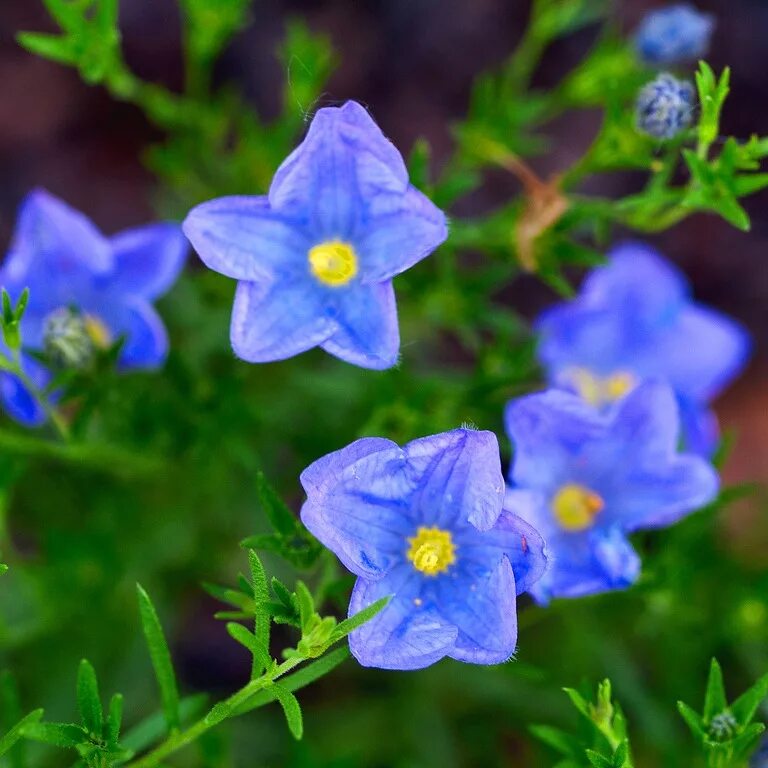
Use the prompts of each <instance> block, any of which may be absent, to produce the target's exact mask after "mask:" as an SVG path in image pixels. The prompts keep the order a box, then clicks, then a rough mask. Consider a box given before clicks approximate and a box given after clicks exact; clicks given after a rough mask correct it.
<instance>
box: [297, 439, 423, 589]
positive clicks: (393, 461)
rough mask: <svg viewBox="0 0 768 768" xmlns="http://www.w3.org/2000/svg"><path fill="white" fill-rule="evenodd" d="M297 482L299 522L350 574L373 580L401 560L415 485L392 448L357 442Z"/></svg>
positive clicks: (385, 443) (309, 469) (380, 443)
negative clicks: (304, 498)
mask: <svg viewBox="0 0 768 768" xmlns="http://www.w3.org/2000/svg"><path fill="white" fill-rule="evenodd" d="M301 483H302V485H303V487H304V490H305V491H306V492H307V501H306V502H305V503H304V506H303V507H302V509H301V519H302V522H303V523H304V525H306V526H307V528H308V529H309V530H310V531H311V532H312V534H313V535H314V536H316V537H317V538H318V539H319V540H320V541H321V542H322V543H323V544H324V545H325V546H326V547H328V548H329V549H331V550H332V551H333V552H335V553H336V555H337V556H338V557H339V559H340V560H341V561H342V562H343V563H344V565H345V566H346V567H347V568H348V569H349V570H350V571H352V572H353V573H355V574H357V575H358V576H364V577H366V578H368V579H377V578H381V577H382V576H383V575H384V574H385V573H386V572H387V571H388V570H389V569H390V568H391V567H392V566H393V565H395V564H396V563H398V562H400V561H402V560H404V557H405V552H406V550H407V548H408V537H409V536H410V535H411V534H412V533H413V527H414V526H413V523H412V521H411V519H410V510H409V506H408V504H407V498H408V496H409V495H410V493H411V491H412V487H413V486H412V483H411V481H410V479H409V478H408V476H407V474H406V472H405V458H404V456H403V451H402V449H401V448H400V447H399V446H397V445H396V444H395V443H393V442H391V441H389V440H384V439H381V438H364V439H362V440H357V441H356V442H354V443H352V444H351V445H348V446H347V447H346V448H342V449H341V450H340V451H335V452H334V453H331V454H328V455H327V456H324V457H323V458H322V459H319V460H318V461H316V462H315V463H314V464H312V465H311V466H309V467H307V469H305V470H304V472H302V474H301Z"/></svg>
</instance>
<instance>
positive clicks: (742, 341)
mask: <svg viewBox="0 0 768 768" xmlns="http://www.w3.org/2000/svg"><path fill="white" fill-rule="evenodd" d="M537 330H538V332H539V335H540V338H541V341H540V344H539V348H538V354H539V359H540V360H541V362H542V363H543V365H544V367H545V369H546V371H547V376H548V379H549V382H550V384H551V385H553V386H557V387H563V388H566V389H570V390H572V391H575V392H578V393H579V394H581V395H582V396H583V397H584V398H585V399H586V400H587V401H588V402H590V403H592V404H593V405H598V406H610V405H611V404H613V403H615V402H617V401H619V400H620V399H621V398H622V397H624V396H625V395H626V394H627V393H628V392H629V391H631V390H632V389H633V388H634V387H635V386H636V385H637V384H638V383H640V382H641V381H643V380H645V379H648V378H658V379H664V380H666V381H667V382H668V383H669V384H670V386H671V387H672V389H674V391H675V394H676V395H677V398H678V401H679V406H680V417H681V419H682V422H683V437H684V439H685V445H686V447H687V448H688V449H689V450H693V451H696V452H699V453H702V454H710V453H711V452H712V451H713V450H714V447H715V445H716V443H717V423H716V421H715V417H714V415H713V414H712V412H711V411H710V408H709V403H710V402H711V401H712V400H713V399H714V398H715V397H717V395H718V394H719V393H720V392H721V391H722V390H723V389H724V388H725V386H726V385H727V384H728V383H729V382H730V381H731V379H733V378H734V377H735V376H736V375H737V374H738V373H739V371H740V370H741V369H742V368H743V367H744V365H745V364H746V361H747V359H748V358H749V353H750V340H749V336H748V335H747V333H746V331H745V330H744V329H743V328H741V326H739V325H738V324H737V323H735V322H734V321H733V320H731V319H730V318H728V317H726V316H724V315H722V314H720V313H719V312H716V311H714V310H712V309H710V308H709V307H705V306H703V305H701V304H698V303H696V302H695V301H693V300H692V299H691V297H690V289H689V287H688V285H687V283H686V280H685V277H684V276H683V275H682V274H681V273H680V272H678V270H677V269H676V268H675V267H674V266H673V265H672V264H670V263H669V262H667V261H665V260H664V259H663V258H662V257H661V256H660V255H659V254H658V253H656V252H655V251H654V250H653V249H651V248H650V247H648V246H646V245H642V244H640V243H628V244H626V245H623V246H620V247H618V248H616V249H614V250H613V251H612V252H611V253H610V254H609V255H608V263H607V264H606V265H605V266H602V267H598V268H597V269H595V270H594V271H593V272H592V274H591V275H589V276H588V277H587V279H586V281H585V282H584V285H583V286H582V289H581V292H580V294H579V296H578V297H577V298H575V299H574V300H572V301H568V302H566V303H563V304H559V305H557V306H555V307H553V308H552V309H550V310H548V311H546V312H545V313H544V314H543V315H542V316H541V317H540V318H539V320H538V322H537Z"/></svg>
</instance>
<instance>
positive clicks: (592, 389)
mask: <svg viewBox="0 0 768 768" xmlns="http://www.w3.org/2000/svg"><path fill="white" fill-rule="evenodd" d="M568 378H569V379H570V380H571V381H572V382H573V385H574V386H575V387H576V391H577V392H578V393H579V395H581V397H583V398H584V400H586V401H587V402H588V403H589V404H590V405H595V406H601V405H606V404H608V403H613V402H616V401H617V400H621V398H622V397H624V395H626V394H628V393H629V392H630V391H631V390H632V389H634V387H635V385H636V384H637V379H636V378H635V376H634V374H632V373H630V372H629V371H616V372H615V373H612V374H610V375H608V376H599V375H598V374H596V373H592V371H590V370H588V369H587V368H573V369H572V370H571V371H569V372H568Z"/></svg>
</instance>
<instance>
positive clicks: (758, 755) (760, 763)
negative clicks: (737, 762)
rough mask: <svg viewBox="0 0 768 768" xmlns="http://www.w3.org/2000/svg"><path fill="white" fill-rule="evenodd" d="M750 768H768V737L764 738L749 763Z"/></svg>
mask: <svg viewBox="0 0 768 768" xmlns="http://www.w3.org/2000/svg"><path fill="white" fill-rule="evenodd" d="M749 768H768V736H763V740H762V741H761V742H760V746H759V747H758V749H757V752H755V753H754V754H753V755H752V758H751V759H750V761H749Z"/></svg>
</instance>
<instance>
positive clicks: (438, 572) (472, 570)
mask: <svg viewBox="0 0 768 768" xmlns="http://www.w3.org/2000/svg"><path fill="white" fill-rule="evenodd" d="M301 482H302V485H303V486H304V489H305V491H306V493H307V501H306V502H305V503H304V506H303V507H302V510H301V519H302V521H303V522H304V524H305V525H306V526H307V528H308V529H309V530H310V531H311V532H312V533H313V534H314V535H315V536H316V537H317V538H318V539H320V541H321V542H322V543H323V544H325V546H327V547H328V548H329V549H331V550H332V551H333V552H335V553H336V555H337V556H338V557H339V559H340V560H341V562H342V563H343V564H344V565H345V566H346V567H347V568H348V569H349V570H350V571H352V573H354V574H355V575H356V576H357V577H358V578H357V583H356V584H355V588H354V591H353V593H352V599H351V602H350V606H349V613H350V615H353V614H355V613H357V612H358V611H360V610H362V609H363V608H365V607H367V606H368V605H370V604H372V603H374V602H376V601H377V600H379V599H381V598H383V597H386V596H389V595H391V596H392V599H391V600H390V602H389V603H388V604H387V606H386V607H385V608H384V609H383V610H382V611H380V612H379V613H378V614H377V615H376V616H375V617H374V618H373V619H372V620H370V621H368V622H367V623H366V624H364V625H363V626H362V627H360V628H358V629H356V630H355V631H354V632H353V633H352V634H351V635H350V639H349V645H350V649H351V650H352V653H353V654H354V656H355V657H356V658H357V660H358V661H359V662H360V663H361V664H363V665H365V666H372V667H382V668H385V669H418V668H421V667H426V666H429V665H430V664H433V663H434V662H436V661H438V660H439V659H441V658H443V657H444V656H450V657H452V658H454V659H458V660H460V661H465V662H470V663H475V664H498V663H501V662H503V661H506V660H507V659H509V658H510V657H511V656H512V654H513V652H514V650H515V645H516V642H517V612H516V595H518V594H520V593H521V592H524V591H526V590H528V589H529V588H530V586H531V585H532V584H533V583H534V582H535V581H536V580H537V579H538V578H539V577H540V576H541V574H542V572H543V570H544V567H545V559H544V554H543V543H542V540H541V537H540V536H539V535H538V533H537V532H536V531H535V530H534V529H533V528H532V527H531V526H530V525H528V524H527V523H525V522H524V521H523V520H521V519H520V518H519V517H517V516H516V515H514V514H512V513H511V512H510V511H509V510H507V509H506V508H505V507H504V477H503V475H502V472H501V463H500V460H499V447H498V443H497V441H496V437H495V436H494V435H493V434H492V433H490V432H484V431H475V430H470V429H455V430H453V431H451V432H445V433H443V434H439V435H433V436H431V437H425V438H422V439H419V440H414V441H413V442H411V443H408V444H407V445H405V446H404V447H402V448H401V447H399V446H398V445H397V444H396V443H393V442H391V441H390V440H385V439H383V438H364V439H362V440H357V441H356V442H354V443H352V444H351V445H348V446H347V447H346V448H343V449H341V450H339V451H336V452H334V453H331V454H329V455H327V456H325V457H323V458H322V459H319V460H318V461H316V462H315V463H314V464H312V465H311V466H310V467H308V468H307V469H306V470H304V472H303V473H302V476H301Z"/></svg>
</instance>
